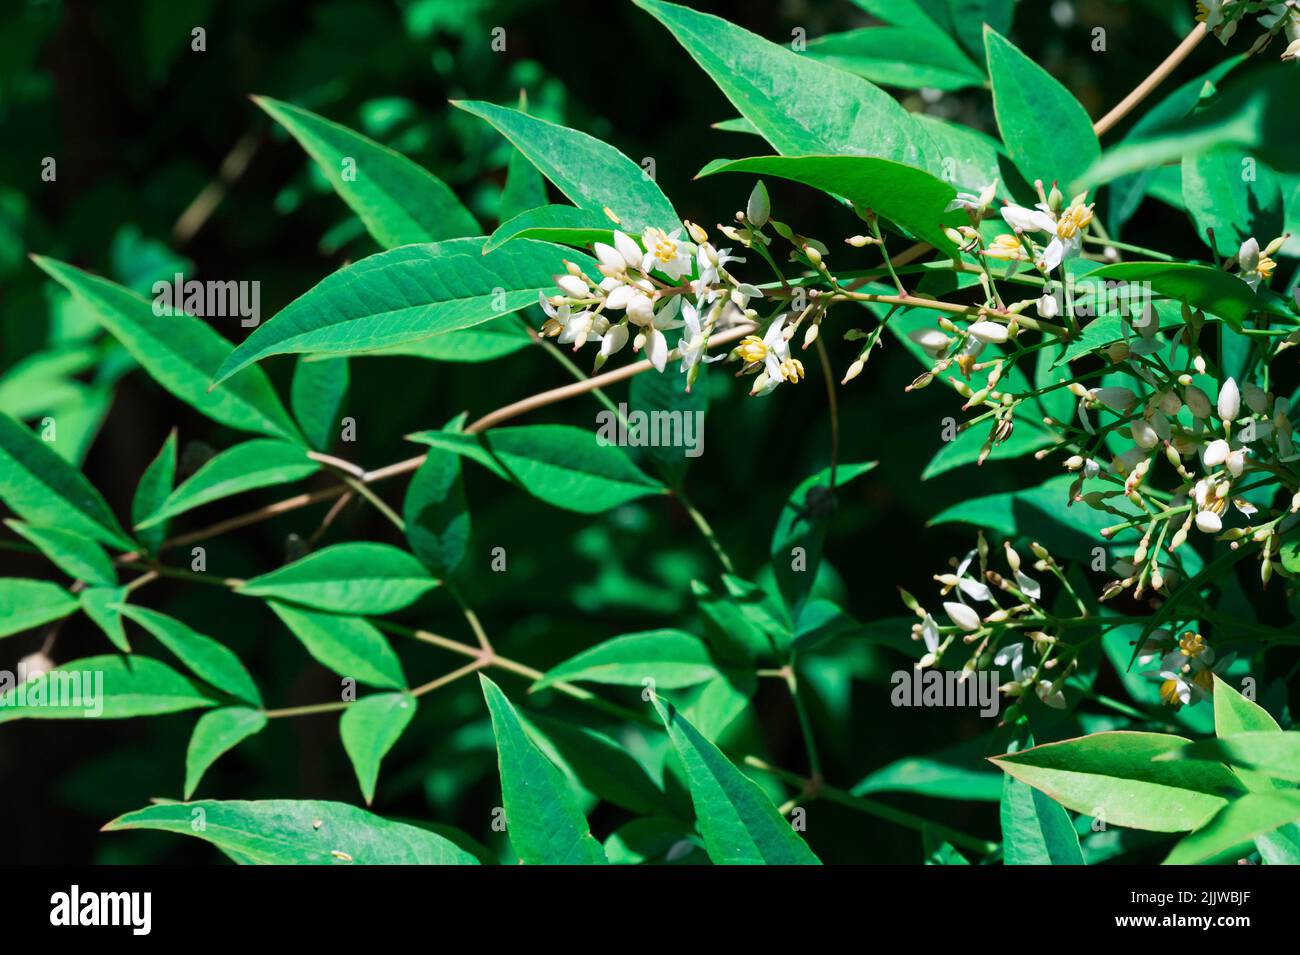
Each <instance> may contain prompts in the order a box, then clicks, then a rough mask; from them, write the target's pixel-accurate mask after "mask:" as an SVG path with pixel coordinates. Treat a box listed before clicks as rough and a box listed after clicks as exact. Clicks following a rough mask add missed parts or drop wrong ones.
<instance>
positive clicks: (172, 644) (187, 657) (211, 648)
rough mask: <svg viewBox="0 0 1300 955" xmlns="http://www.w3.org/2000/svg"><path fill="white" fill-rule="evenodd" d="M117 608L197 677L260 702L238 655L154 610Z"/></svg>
mask: <svg viewBox="0 0 1300 955" xmlns="http://www.w3.org/2000/svg"><path fill="white" fill-rule="evenodd" d="M120 609H121V611H122V613H123V614H124V615H125V616H126V617H128V618H129V619H131V620H134V621H135V622H136V623H138V624H139V625H140V626H142V627H144V629H145V630H147V631H149V633H151V634H153V635H154V637H155V638H157V640H158V642H159V643H161V644H162V645H163V646H165V647H166V648H167V649H168V650H170V651H171V652H172V653H174V654H176V656H177V658H178V659H179V660H180V661H181V662H182V663H184V664H185V665H186V666H187V667H189V669H190V670H191V671H192V672H193V673H194V674H195V676H197V677H199V679H201V680H204V681H206V682H208V683H210V684H212V685H213V686H215V687H216V688H217V689H219V690H224V691H225V692H227V693H229V694H230V695H231V696H233V697H235V698H237V699H240V700H243V701H244V702H245V703H250V704H252V705H253V706H261V705H262V694H261V693H260V692H259V691H258V689H257V684H256V683H254V682H253V678H252V676H250V675H249V673H248V670H247V669H246V668H245V667H244V664H243V663H241V662H240V660H239V657H237V656H236V655H235V654H234V653H233V652H232V651H231V650H230V649H229V648H228V647H226V646H225V645H224V644H222V643H219V642H218V641H216V640H214V639H212V638H211V637H209V636H205V635H204V634H201V633H199V632H197V631H195V630H192V629H191V628H189V627H187V626H186V625H185V624H183V623H181V622H180V621H179V620H176V619H174V618H172V617H169V616H167V615H166V614H163V613H159V612H158V611H156V610H149V609H148V608H146V607H136V606H133V605H131V604H123V605H122V606H121V608H120Z"/></svg>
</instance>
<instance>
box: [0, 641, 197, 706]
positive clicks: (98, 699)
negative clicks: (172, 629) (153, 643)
mask: <svg viewBox="0 0 1300 955" xmlns="http://www.w3.org/2000/svg"><path fill="white" fill-rule="evenodd" d="M6 685H7V684H5V683H4V682H0V686H6ZM8 685H10V686H12V684H8ZM216 705H217V701H216V700H215V699H213V697H212V696H211V694H210V693H209V692H208V691H207V690H205V689H203V688H202V687H201V686H199V685H198V684H197V683H195V682H194V681H192V680H190V679H189V678H187V677H184V676H182V675H181V674H179V673H177V672H176V671H175V670H173V669H172V668H171V667H169V666H168V665H167V664H165V663H161V662H159V661H158V660H154V659H151V658H149V657H141V656H118V655H116V654H112V655H109V656H100V657H84V658H82V659H80V660H75V661H73V662H72V663H66V664H64V665H63V666H60V667H55V668H54V669H53V670H50V671H49V672H48V673H43V674H41V675H40V676H38V677H34V678H33V679H30V680H28V681H27V682H26V683H23V684H21V685H19V686H17V687H13V688H12V689H7V690H6V691H5V692H4V693H0V723H7V722H8V721H9V720H20V719H33V720H70V719H104V720H121V719H127V718H128V717H133V716H160V715H162V714H163V713H176V712H179V711H180V710H196V709H203V708H206V707H210V706H216Z"/></svg>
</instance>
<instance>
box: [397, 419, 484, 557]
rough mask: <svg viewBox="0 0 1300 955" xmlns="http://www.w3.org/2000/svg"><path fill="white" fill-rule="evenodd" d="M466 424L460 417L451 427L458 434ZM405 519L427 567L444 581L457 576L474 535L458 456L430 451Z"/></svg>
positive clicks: (408, 492) (410, 495)
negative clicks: (453, 575)
mask: <svg viewBox="0 0 1300 955" xmlns="http://www.w3.org/2000/svg"><path fill="white" fill-rule="evenodd" d="M464 421H465V416H464V415H460V416H459V417H457V419H456V420H455V421H453V422H452V423H451V424H450V425H448V428H449V429H451V430H452V431H453V432H457V431H459V430H460V428H461V426H462V425H463V424H464ZM402 518H403V520H404V521H405V523H406V542H407V543H408V544H410V545H411V551H412V552H413V553H414V554H415V556H416V557H418V558H420V560H421V561H423V562H424V566H425V567H428V568H429V570H430V571H431V572H432V573H434V574H436V575H437V576H438V577H441V578H447V577H450V576H451V575H452V574H454V573H455V571H456V568H457V567H459V566H460V563H461V561H463V560H464V559H465V554H466V553H467V552H468V550H469V541H470V533H471V527H470V516H469V506H468V504H467V503H466V501H465V483H464V481H463V479H462V478H461V469H460V456H459V455H457V454H452V453H451V452H449V451H445V450H443V449H441V448H430V449H429V453H428V455H426V456H425V459H424V463H423V464H421V465H420V468H419V470H417V471H416V472H415V475H414V476H413V477H412V478H411V483H410V484H409V485H408V486H407V489H406V499H405V500H404V501H403V504H402Z"/></svg>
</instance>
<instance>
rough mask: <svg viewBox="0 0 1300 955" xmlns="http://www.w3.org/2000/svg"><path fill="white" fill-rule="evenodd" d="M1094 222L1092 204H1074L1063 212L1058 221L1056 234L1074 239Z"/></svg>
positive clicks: (1063, 237)
mask: <svg viewBox="0 0 1300 955" xmlns="http://www.w3.org/2000/svg"><path fill="white" fill-rule="evenodd" d="M1091 224H1092V206H1085V205H1074V206H1070V208H1068V209H1066V210H1065V212H1063V213H1061V218H1060V220H1059V221H1057V223H1056V234H1057V235H1058V236H1059V237H1060V238H1062V239H1073V238H1074V237H1075V236H1076V235H1078V234H1079V233H1080V232H1082V231H1083V230H1084V229H1086V228H1088V226H1089V225H1091Z"/></svg>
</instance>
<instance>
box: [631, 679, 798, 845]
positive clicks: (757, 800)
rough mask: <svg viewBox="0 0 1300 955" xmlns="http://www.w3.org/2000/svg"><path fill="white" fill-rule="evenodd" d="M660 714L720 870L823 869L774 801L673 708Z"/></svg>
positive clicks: (659, 706) (661, 707)
mask: <svg viewBox="0 0 1300 955" xmlns="http://www.w3.org/2000/svg"><path fill="white" fill-rule="evenodd" d="M655 709H656V710H657V711H658V713H659V717H660V719H662V720H663V721H664V726H665V727H667V729H668V738H669V739H670V740H671V741H672V744H673V748H674V749H675V750H676V751H677V755H678V756H679V757H680V758H681V761H682V765H683V766H684V767H685V770H686V782H687V785H688V786H689V787H690V791H691V802H692V803H693V804H694V806H695V819H696V824H697V825H698V826H699V830H700V835H701V836H703V837H704V847H705V849H706V850H707V851H708V853H709V858H710V859H712V860H713V862H714V864H715V865H820V864H821V863H820V862H819V861H818V859H817V857H816V856H815V855H813V853H812V850H811V849H809V848H808V844H807V843H806V842H804V841H803V839H802V838H800V836H799V834H798V833H797V832H795V831H794V829H793V828H792V827H791V825H790V823H789V821H788V820H786V819H785V817H784V816H782V815H781V813H779V812H778V811H777V808H776V806H774V805H772V800H770V799H768V798H767V794H766V793H764V792H763V790H761V789H760V788H759V787H758V784H757V783H755V782H754V781H753V780H752V779H749V778H748V777H747V776H745V775H744V774H743V773H741V771H740V770H738V769H737V768H736V767H735V766H733V765H732V764H731V761H730V760H728V759H727V757H726V756H724V755H723V754H722V751H721V750H720V749H718V747H716V746H714V745H713V744H712V743H711V742H709V741H708V740H707V739H705V738H704V737H703V736H701V735H700V733H699V731H698V730H696V729H695V727H693V726H692V725H691V724H690V723H688V722H687V721H686V720H685V718H683V717H682V715H681V714H680V713H678V712H677V711H676V710H675V709H674V708H673V707H672V706H671V705H670V704H667V703H665V702H663V701H661V700H659V699H657V698H656V699H655Z"/></svg>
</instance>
